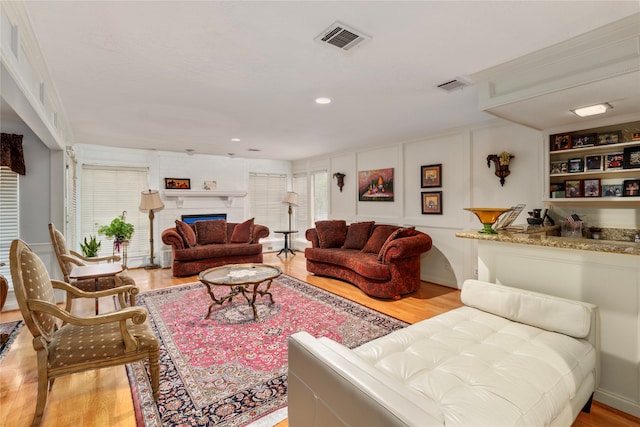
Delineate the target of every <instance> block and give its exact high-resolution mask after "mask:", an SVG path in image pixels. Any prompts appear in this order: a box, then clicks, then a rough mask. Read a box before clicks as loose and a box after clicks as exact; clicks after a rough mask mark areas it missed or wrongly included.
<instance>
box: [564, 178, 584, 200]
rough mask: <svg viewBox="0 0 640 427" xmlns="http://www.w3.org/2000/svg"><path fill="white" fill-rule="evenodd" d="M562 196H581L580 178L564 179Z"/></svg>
mask: <svg viewBox="0 0 640 427" xmlns="http://www.w3.org/2000/svg"><path fill="white" fill-rule="evenodd" d="M564 197H582V180H580V179H567V180H565V181H564Z"/></svg>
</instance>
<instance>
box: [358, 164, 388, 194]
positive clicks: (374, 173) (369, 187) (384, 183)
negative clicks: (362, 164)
mask: <svg viewBox="0 0 640 427" xmlns="http://www.w3.org/2000/svg"><path fill="white" fill-rule="evenodd" d="M358 201H360V202H393V168H388V169H374V170H369V171H359V172H358Z"/></svg>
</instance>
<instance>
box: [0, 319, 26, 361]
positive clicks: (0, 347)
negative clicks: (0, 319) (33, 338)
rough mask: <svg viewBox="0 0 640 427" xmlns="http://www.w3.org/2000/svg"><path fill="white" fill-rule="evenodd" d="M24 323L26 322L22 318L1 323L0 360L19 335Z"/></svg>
mask: <svg viewBox="0 0 640 427" xmlns="http://www.w3.org/2000/svg"><path fill="white" fill-rule="evenodd" d="M23 324H24V322H23V321H22V320H17V321H15V322H7V323H0V337H1V339H0V341H1V343H0V361H2V359H3V358H4V355H5V354H7V352H8V351H9V348H10V347H11V344H12V343H13V340H15V339H16V337H17V336H18V333H19V332H20V329H21V328H22V325H23ZM5 337H6V339H5Z"/></svg>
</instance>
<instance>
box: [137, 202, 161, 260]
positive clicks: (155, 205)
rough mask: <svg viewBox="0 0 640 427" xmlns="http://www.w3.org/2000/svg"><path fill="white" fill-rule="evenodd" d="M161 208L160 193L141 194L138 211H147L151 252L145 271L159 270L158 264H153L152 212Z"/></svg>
mask: <svg viewBox="0 0 640 427" xmlns="http://www.w3.org/2000/svg"><path fill="white" fill-rule="evenodd" d="M162 208H164V204H163V203H162V200H160V193H158V190H148V191H143V192H142V198H141V199H140V210H141V211H149V249H150V250H151V255H150V256H149V265H146V266H145V267H144V268H145V269H147V270H151V269H154V268H160V266H159V265H158V264H154V262H153V258H154V256H153V217H154V214H153V211H154V210H158V209H162Z"/></svg>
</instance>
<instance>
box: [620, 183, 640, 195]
mask: <svg viewBox="0 0 640 427" xmlns="http://www.w3.org/2000/svg"><path fill="white" fill-rule="evenodd" d="M622 196H623V197H638V196H640V179H625V180H624V182H623V184H622Z"/></svg>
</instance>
